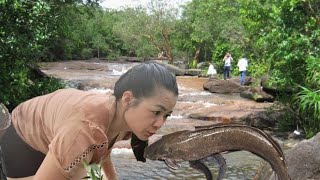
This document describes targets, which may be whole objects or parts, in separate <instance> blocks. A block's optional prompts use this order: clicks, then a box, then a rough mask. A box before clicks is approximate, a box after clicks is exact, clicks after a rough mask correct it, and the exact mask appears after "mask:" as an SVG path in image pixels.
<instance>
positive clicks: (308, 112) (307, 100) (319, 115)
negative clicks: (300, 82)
mask: <svg viewBox="0 0 320 180" xmlns="http://www.w3.org/2000/svg"><path fill="white" fill-rule="evenodd" d="M301 88H302V90H301V91H300V92H299V93H298V94H297V95H296V103H297V104H298V111H299V113H300V115H301V117H303V122H302V125H303V127H304V130H305V132H306V134H307V137H308V138H311V137H312V136H314V135H315V134H316V133H317V132H320V89H319V90H316V91H313V90H310V89H308V88H305V87H301Z"/></svg>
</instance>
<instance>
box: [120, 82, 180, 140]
mask: <svg viewBox="0 0 320 180" xmlns="http://www.w3.org/2000/svg"><path fill="white" fill-rule="evenodd" d="M155 91H156V92H155V93H154V95H153V96H152V97H148V98H142V99H141V100H140V102H139V104H137V105H136V106H133V107H130V108H128V109H127V110H126V111H125V113H124V118H125V121H126V123H127V126H128V127H129V128H130V130H131V131H132V132H133V133H134V134H135V135H137V136H138V138H139V139H141V140H147V139H148V138H149V137H150V136H152V135H153V134H155V133H156V131H157V130H158V129H160V127H161V126H162V125H163V124H164V122H165V121H166V119H167V117H168V116H170V115H171V113H172V110H173V108H174V106H175V104H176V102H177V96H175V95H174V94H173V93H172V92H170V91H168V90H166V89H164V88H159V89H157V90H155Z"/></svg>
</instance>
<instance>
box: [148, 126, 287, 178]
mask: <svg viewBox="0 0 320 180" xmlns="http://www.w3.org/2000/svg"><path fill="white" fill-rule="evenodd" d="M240 150H245V151H249V152H251V153H253V154H255V155H257V156H259V157H261V158H262V159H264V160H265V161H267V162H268V163H270V165H271V167H272V169H273V171H274V172H275V173H276V174H277V177H278V178H279V179H280V180H290V179H291V178H290V176H289V173H288V169H287V165H286V161H285V156H284V154H283V151H282V149H281V147H280V146H279V144H278V143H277V142H276V141H275V140H274V139H273V138H272V137H271V136H270V135H269V134H267V133H265V132H264V131H262V130H260V129H258V128H255V127H251V126H246V125H240V124H218V125H209V126H202V127H196V128H195V130H193V131H190V130H183V131H177V132H173V133H170V134H167V135H164V136H162V138H161V139H159V140H158V141H156V142H154V143H153V144H150V145H149V146H147V147H146V148H145V152H144V157H145V158H147V159H150V160H164V161H168V162H175V163H178V162H183V161H189V163H190V162H193V161H198V160H201V159H204V158H207V157H210V156H213V155H216V154H219V153H223V152H228V153H230V152H233V151H240ZM219 171H220V170H219ZM205 174H206V173H205ZM206 176H207V174H206ZM207 179H208V177H207ZM211 179H212V178H211Z"/></svg>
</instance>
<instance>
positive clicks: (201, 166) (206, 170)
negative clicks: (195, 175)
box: [189, 160, 220, 180]
mask: <svg viewBox="0 0 320 180" xmlns="http://www.w3.org/2000/svg"><path fill="white" fill-rule="evenodd" d="M189 164H190V167H192V168H193V169H196V170H198V171H199V172H202V173H204V174H205V176H206V179H207V180H212V173H211V171H210V169H209V168H208V166H206V165H205V164H204V163H202V162H201V161H200V160H195V161H189ZM219 180H220V179H219Z"/></svg>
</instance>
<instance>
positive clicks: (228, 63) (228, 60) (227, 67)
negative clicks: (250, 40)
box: [223, 53, 233, 80]
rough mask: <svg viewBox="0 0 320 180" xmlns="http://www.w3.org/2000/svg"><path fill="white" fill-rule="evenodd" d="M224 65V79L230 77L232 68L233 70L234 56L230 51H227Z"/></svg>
mask: <svg viewBox="0 0 320 180" xmlns="http://www.w3.org/2000/svg"><path fill="white" fill-rule="evenodd" d="M223 61H224V67H223V79H224V80H226V79H229V78H230V70H231V62H232V61H233V58H232V56H231V54H230V53H227V54H226V55H225V56H224V58H223Z"/></svg>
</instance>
